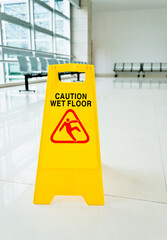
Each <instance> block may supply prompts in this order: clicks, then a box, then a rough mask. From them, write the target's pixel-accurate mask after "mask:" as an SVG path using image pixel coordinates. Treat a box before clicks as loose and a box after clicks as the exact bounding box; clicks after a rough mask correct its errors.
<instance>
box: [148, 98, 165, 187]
mask: <svg viewBox="0 0 167 240" xmlns="http://www.w3.org/2000/svg"><path fill="white" fill-rule="evenodd" d="M152 98H153V103H154V111H155V120H156V126H157V131H158V142H159V149H160V154H161V163H162V170H163V176H164V182H165V189H166V192H167V176H166V173H165V164H164V157H163V153H162V147H161V140H160V134H159V127H158V119H157V108H156V104H155V100H154V95H153V93H152Z"/></svg>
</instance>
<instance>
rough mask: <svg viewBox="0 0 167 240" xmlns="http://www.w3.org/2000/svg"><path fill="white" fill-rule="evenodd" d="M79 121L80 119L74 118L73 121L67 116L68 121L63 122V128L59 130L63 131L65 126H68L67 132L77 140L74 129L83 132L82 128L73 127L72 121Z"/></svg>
mask: <svg viewBox="0 0 167 240" xmlns="http://www.w3.org/2000/svg"><path fill="white" fill-rule="evenodd" d="M77 122H79V121H78V120H72V121H70V119H69V118H67V119H66V121H65V122H64V123H63V125H62V126H61V128H60V129H59V132H61V130H62V129H63V128H64V127H66V131H67V133H68V134H69V135H70V137H71V138H72V139H73V140H74V141H75V142H76V141H77V140H76V138H75V137H74V135H73V133H72V132H73V131H74V130H77V131H78V132H81V130H80V129H79V128H78V127H71V124H72V123H77Z"/></svg>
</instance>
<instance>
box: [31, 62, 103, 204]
mask: <svg viewBox="0 0 167 240" xmlns="http://www.w3.org/2000/svg"><path fill="white" fill-rule="evenodd" d="M64 72H68V73H69V72H81V73H85V81H84V82H61V81H60V80H59V75H60V74H61V73H64ZM56 195H78V196H83V198H84V199H85V201H86V202H87V204H89V205H103V204H104V194H103V184H102V171H101V159H100V145H99V133H98V120H97V105H96V92H95V76H94V67H93V66H92V65H82V64H62V65H61V64H60V65H53V66H49V73H48V80H47V89H46V97H45V106H44V116H43V125H42V133H41V143H40V151H39V159H38V168H37V176H36V184H35V192H34V203H36V204H49V203H51V201H52V200H53V198H54V197H55V196H56Z"/></svg>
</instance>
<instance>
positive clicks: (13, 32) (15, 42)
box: [2, 21, 30, 48]
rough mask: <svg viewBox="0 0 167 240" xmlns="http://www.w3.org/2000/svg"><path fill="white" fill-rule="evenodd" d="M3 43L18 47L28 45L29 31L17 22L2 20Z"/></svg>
mask: <svg viewBox="0 0 167 240" xmlns="http://www.w3.org/2000/svg"><path fill="white" fill-rule="evenodd" d="M2 29H3V45H6V46H13V47H19V48H29V47H30V31H29V29H28V28H25V27H22V26H19V25H17V24H13V23H9V22H5V21H3V22H2Z"/></svg>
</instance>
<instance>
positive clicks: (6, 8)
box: [2, 0, 29, 21]
mask: <svg viewBox="0 0 167 240" xmlns="http://www.w3.org/2000/svg"><path fill="white" fill-rule="evenodd" d="M2 11H3V12H5V13H7V14H9V15H11V16H13V17H17V18H19V19H22V20H24V21H28V20H29V19H28V5H27V0H2Z"/></svg>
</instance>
